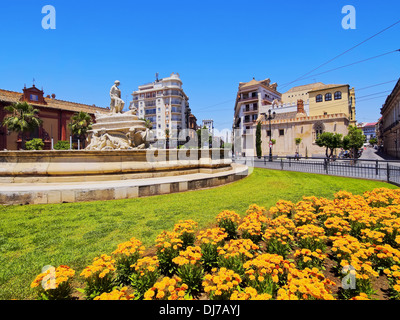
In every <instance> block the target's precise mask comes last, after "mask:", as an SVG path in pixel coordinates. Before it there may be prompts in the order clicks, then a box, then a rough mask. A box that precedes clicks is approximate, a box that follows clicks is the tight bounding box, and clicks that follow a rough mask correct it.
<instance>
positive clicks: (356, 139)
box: [343, 126, 365, 159]
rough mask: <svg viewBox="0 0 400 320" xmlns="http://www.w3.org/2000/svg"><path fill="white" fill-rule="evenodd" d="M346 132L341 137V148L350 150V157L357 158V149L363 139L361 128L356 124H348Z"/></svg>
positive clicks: (362, 142) (361, 144)
mask: <svg viewBox="0 0 400 320" xmlns="http://www.w3.org/2000/svg"><path fill="white" fill-rule="evenodd" d="M348 131H349V132H348V134H347V135H346V136H345V137H344V138H343V149H345V150H350V155H351V157H352V158H354V159H356V158H358V149H360V148H361V147H362V146H363V144H364V140H365V136H364V134H363V131H362V130H361V129H358V128H357V127H356V126H349V128H348Z"/></svg>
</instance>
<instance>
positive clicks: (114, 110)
mask: <svg viewBox="0 0 400 320" xmlns="http://www.w3.org/2000/svg"><path fill="white" fill-rule="evenodd" d="M119 85H120V82H119V81H118V80H116V81H115V82H114V85H113V86H112V87H111V89H110V98H111V103H110V113H100V112H96V114H95V120H96V123H94V124H93V125H92V130H90V131H89V136H88V139H87V141H88V145H87V147H86V150H132V149H146V148H149V147H150V144H149V142H148V140H149V129H148V128H146V126H145V121H144V120H139V118H138V116H137V115H136V112H137V109H136V108H135V107H134V106H131V107H130V109H129V110H128V111H126V112H123V111H122V110H123V108H124V105H125V102H124V101H123V100H122V99H121V90H120V89H119Z"/></svg>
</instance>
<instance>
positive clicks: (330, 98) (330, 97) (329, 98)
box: [325, 93, 332, 101]
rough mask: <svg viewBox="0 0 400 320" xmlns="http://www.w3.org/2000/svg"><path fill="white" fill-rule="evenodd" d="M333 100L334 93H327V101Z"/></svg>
mask: <svg viewBox="0 0 400 320" xmlns="http://www.w3.org/2000/svg"><path fill="white" fill-rule="evenodd" d="M331 100H332V93H327V94H325V101H331Z"/></svg>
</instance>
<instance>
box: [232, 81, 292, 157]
mask: <svg viewBox="0 0 400 320" xmlns="http://www.w3.org/2000/svg"><path fill="white" fill-rule="evenodd" d="M276 88H277V84H276V83H272V84H270V79H265V80H261V81H257V80H255V79H254V78H253V80H251V81H249V82H239V88H238V92H237V96H236V102H235V111H234V116H233V129H234V130H235V137H236V138H239V137H237V135H238V134H239V135H240V140H241V150H242V153H243V154H246V153H247V154H251V155H253V154H254V150H255V146H254V143H253V132H252V130H253V124H254V123H255V121H256V120H257V119H258V118H259V117H260V116H261V113H267V112H268V109H270V108H271V105H272V102H273V101H276V102H277V104H278V103H280V101H281V94H280V93H279V92H278V91H277V90H276ZM280 108H282V110H283V109H285V108H284V107H280Z"/></svg>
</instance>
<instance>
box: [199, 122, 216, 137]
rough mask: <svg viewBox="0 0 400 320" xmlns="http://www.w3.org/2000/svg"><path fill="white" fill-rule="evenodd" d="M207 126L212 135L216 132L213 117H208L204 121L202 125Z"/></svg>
mask: <svg viewBox="0 0 400 320" xmlns="http://www.w3.org/2000/svg"><path fill="white" fill-rule="evenodd" d="M204 127H205V128H207V129H208V132H210V134H211V135H213V134H214V120H212V119H206V120H203V121H202V126H201V128H202V129H203V128H204Z"/></svg>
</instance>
